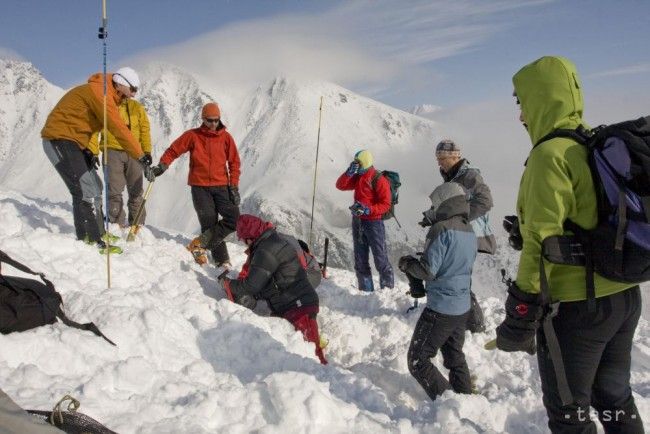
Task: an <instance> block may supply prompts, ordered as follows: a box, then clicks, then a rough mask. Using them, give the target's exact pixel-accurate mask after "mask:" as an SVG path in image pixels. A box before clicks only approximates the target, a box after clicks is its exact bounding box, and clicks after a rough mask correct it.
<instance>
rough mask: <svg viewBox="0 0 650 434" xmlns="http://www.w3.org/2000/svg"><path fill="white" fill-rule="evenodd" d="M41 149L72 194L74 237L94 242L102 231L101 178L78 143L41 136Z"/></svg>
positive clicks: (98, 238)
mask: <svg viewBox="0 0 650 434" xmlns="http://www.w3.org/2000/svg"><path fill="white" fill-rule="evenodd" d="M43 150H44V151H45V155H47V158H48V159H49V160H50V162H51V163H52V165H53V166H54V168H55V169H56V171H57V172H58V173H59V176H61V179H63V182H64V183H65V186H66V187H68V191H70V194H71V195H72V216H73V218H74V228H75V232H76V234H77V239H79V240H83V239H84V238H86V236H87V237H88V240H89V241H92V242H97V241H99V240H100V238H101V236H102V235H103V234H104V215H103V212H102V181H101V179H100V178H99V175H97V170H95V169H94V168H93V167H90V165H89V164H88V162H86V159H85V158H84V154H83V152H81V149H80V148H79V145H77V143H75V142H73V141H71V140H64V139H56V140H47V139H43Z"/></svg>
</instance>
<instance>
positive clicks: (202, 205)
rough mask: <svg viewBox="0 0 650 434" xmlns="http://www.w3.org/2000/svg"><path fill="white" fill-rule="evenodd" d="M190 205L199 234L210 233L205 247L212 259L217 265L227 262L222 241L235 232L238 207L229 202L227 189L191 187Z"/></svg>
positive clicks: (228, 258)
mask: <svg viewBox="0 0 650 434" xmlns="http://www.w3.org/2000/svg"><path fill="white" fill-rule="evenodd" d="M192 203H193V204H194V209H195V210H196V215H197V216H198V218H199V224H200V225H201V232H205V231H207V230H208V229H210V230H211V231H212V239H211V241H210V243H209V245H208V246H207V248H208V249H210V251H211V252H212V259H213V260H214V262H215V263H216V264H217V265H218V264H222V263H224V262H226V261H229V260H230V257H229V256H228V248H227V247H226V243H225V242H224V241H223V240H224V238H226V237H227V236H228V235H229V234H231V233H233V232H234V231H235V227H236V225H237V219H238V218H239V207H238V206H237V205H235V204H234V203H233V202H232V201H231V200H230V196H229V195H228V187H226V186H225V185H224V186H219V187H200V186H196V185H193V186H192ZM220 217H221V218H220Z"/></svg>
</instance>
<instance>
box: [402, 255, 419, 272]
mask: <svg viewBox="0 0 650 434" xmlns="http://www.w3.org/2000/svg"><path fill="white" fill-rule="evenodd" d="M413 262H420V261H418V258H415V257H413V256H411V255H406V256H402V257H401V258H399V262H398V263H397V268H399V269H400V271H402V272H404V273H406V270H408V268H409V266H410V265H411V263H413Z"/></svg>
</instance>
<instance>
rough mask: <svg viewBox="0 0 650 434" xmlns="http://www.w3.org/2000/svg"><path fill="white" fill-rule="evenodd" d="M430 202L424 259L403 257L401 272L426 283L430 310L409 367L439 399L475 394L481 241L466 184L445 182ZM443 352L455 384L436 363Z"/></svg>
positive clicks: (425, 314) (424, 314)
mask: <svg viewBox="0 0 650 434" xmlns="http://www.w3.org/2000/svg"><path fill="white" fill-rule="evenodd" d="M430 198H431V203H432V206H431V209H429V210H428V211H426V212H425V215H426V217H427V218H428V219H429V220H430V221H431V223H432V226H431V229H429V232H428V233H427V238H426V242H425V246H424V253H423V255H422V257H421V258H420V259H417V258H415V257H413V256H404V257H402V258H401V259H400V261H399V269H400V270H402V271H403V272H405V273H406V274H407V276H408V277H409V281H410V282H413V281H424V286H425V289H426V293H427V307H426V308H425V309H424V312H422V315H421V316H420V319H418V323H417V325H416V326H415V331H414V332H413V337H412V339H411V345H410V347H409V352H408V367H409V371H410V372H411V375H413V376H414V377H415V379H416V380H417V381H418V383H420V385H421V386H422V387H423V388H424V390H425V392H426V393H427V395H429V397H430V398H431V399H432V400H435V399H436V397H437V396H438V395H440V394H442V392H444V391H445V390H447V389H450V388H451V389H453V390H454V391H455V392H457V393H471V392H472V387H471V381H470V375H469V368H468V367H467V362H466V361H465V354H463V344H464V343H465V324H466V322H467V315H468V312H469V309H470V281H471V276H472V267H473V265H474V259H476V250H477V242H476V235H475V234H474V231H473V230H472V227H471V225H470V224H469V222H468V220H467V218H468V214H469V203H468V202H467V195H466V193H465V190H464V189H463V187H462V186H461V185H460V184H457V183H455V182H448V183H444V184H442V185H440V186H438V187H437V188H436V189H435V190H434V191H433V193H431V196H430ZM438 350H440V352H441V353H442V357H443V360H444V366H445V367H446V368H447V369H449V379H447V378H445V377H444V376H443V375H442V374H441V373H440V371H439V370H438V369H437V368H436V367H435V365H434V364H433V363H431V358H432V357H435V355H436V354H437V353H438Z"/></svg>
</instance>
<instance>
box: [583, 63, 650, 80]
mask: <svg viewBox="0 0 650 434" xmlns="http://www.w3.org/2000/svg"><path fill="white" fill-rule="evenodd" d="M649 72H650V63H640V64H638V65H629V66H624V67H622V68H616V69H609V70H607V71H601V72H595V73H593V74H588V75H587V77H586V78H603V77H616V76H619V75H632V74H647V73H649Z"/></svg>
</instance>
